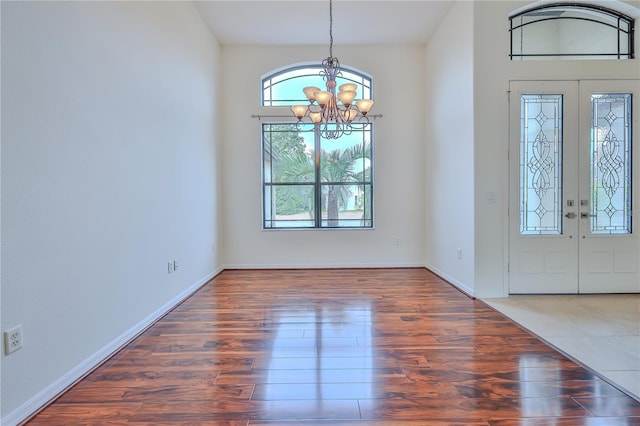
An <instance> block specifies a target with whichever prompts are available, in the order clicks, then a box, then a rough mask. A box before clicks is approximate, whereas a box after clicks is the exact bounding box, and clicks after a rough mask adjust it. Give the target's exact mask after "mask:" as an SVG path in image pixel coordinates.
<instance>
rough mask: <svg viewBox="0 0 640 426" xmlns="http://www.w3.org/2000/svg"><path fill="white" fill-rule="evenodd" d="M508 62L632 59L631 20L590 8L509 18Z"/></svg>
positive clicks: (557, 7) (546, 9) (544, 9)
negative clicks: (509, 47) (509, 41)
mask: <svg viewBox="0 0 640 426" xmlns="http://www.w3.org/2000/svg"><path fill="white" fill-rule="evenodd" d="M509 22H510V29H509V34H510V38H511V52H510V55H509V56H510V57H511V59H512V60H513V59H520V60H522V59H633V57H634V46H633V38H634V20H633V18H631V17H629V16H627V15H624V14H622V13H620V12H618V11H615V10H612V9H608V8H604V7H600V6H596V5H591V4H577V3H571V4H550V5H544V6H538V7H535V8H531V9H528V10H525V11H523V12H519V13H516V14H514V15H511V16H510V17H509Z"/></svg>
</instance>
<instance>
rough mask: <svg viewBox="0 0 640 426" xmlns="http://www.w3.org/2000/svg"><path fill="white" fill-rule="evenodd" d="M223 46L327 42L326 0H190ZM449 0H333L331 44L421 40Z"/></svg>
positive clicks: (388, 42)
mask: <svg viewBox="0 0 640 426" xmlns="http://www.w3.org/2000/svg"><path fill="white" fill-rule="evenodd" d="M194 3H195V5H196V7H197V9H198V10H199V11H200V14H201V15H202V17H203V18H204V20H205V22H206V23H207V25H208V26H209V27H210V28H211V31H212V32H213V34H214V35H215V37H216V39H217V40H218V42H219V43H220V44H222V45H319V44H320V45H322V44H327V45H328V44H329V1H328V0H323V1H318V0H295V1H291V0H289V1H270V0H254V1H245V0H203V1H194ZM453 3H454V2H453V1H452V0H441V1H437V0H413V1H396V0H387V1H382V0H378V1H375V0H374V1H364V0H334V2H333V39H334V44H335V45H340V44H342V45H363V44H369V45H371V44H374V45H375V44H386V45H389V44H424V43H426V42H427V40H428V39H429V37H430V36H431V34H432V32H433V31H434V30H435V29H436V28H437V26H438V24H439V23H440V21H441V20H442V18H443V17H444V16H445V15H446V13H447V11H448V10H449V8H450V7H451V6H452V5H453Z"/></svg>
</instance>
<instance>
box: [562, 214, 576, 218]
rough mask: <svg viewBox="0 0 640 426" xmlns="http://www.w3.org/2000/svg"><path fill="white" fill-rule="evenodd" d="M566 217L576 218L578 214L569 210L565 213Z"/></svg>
mask: <svg viewBox="0 0 640 426" xmlns="http://www.w3.org/2000/svg"><path fill="white" fill-rule="evenodd" d="M564 217H566V218H567V219H575V218H576V214H575V213H574V212H569V213H567V214H565V215H564Z"/></svg>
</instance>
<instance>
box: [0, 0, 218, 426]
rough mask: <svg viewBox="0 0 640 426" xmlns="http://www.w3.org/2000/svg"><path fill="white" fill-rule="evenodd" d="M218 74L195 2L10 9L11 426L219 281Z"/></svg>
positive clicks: (6, 69) (6, 212)
mask: <svg viewBox="0 0 640 426" xmlns="http://www.w3.org/2000/svg"><path fill="white" fill-rule="evenodd" d="M218 67H219V48H218V45H217V43H216V41H215V40H214V39H213V38H212V36H211V34H210V32H209V31H208V29H207V28H206V26H205V25H204V23H203V22H202V20H201V18H200V15H199V14H198V12H197V11H196V10H195V9H194V7H193V5H192V4H191V3H186V2H6V1H5V2H2V113H3V115H2V230H1V231H2V328H3V329H7V328H10V327H13V326H15V325H18V324H21V325H22V329H23V333H24V347H23V348H22V349H20V350H18V351H17V352H15V353H13V354H11V355H9V356H6V357H4V359H3V360H2V367H3V368H2V415H3V421H4V422H5V423H6V424H14V423H16V422H17V421H19V420H21V418H22V417H24V416H25V415H28V414H29V413H30V412H32V411H33V410H35V409H37V408H38V406H39V404H42V403H44V402H46V400H47V399H48V398H50V397H51V396H53V395H54V394H55V393H56V392H57V391H60V390H61V388H63V387H64V386H66V385H67V384H69V383H70V382H71V381H73V379H75V378H76V377H77V376H78V375H80V374H82V373H83V372H84V371H85V370H86V369H87V368H90V367H91V366H93V365H94V364H95V363H96V362H98V361H100V359H102V357H104V356H107V355H108V354H109V353H110V352H111V351H112V350H114V349H115V348H116V347H117V345H119V344H121V343H123V342H124V341H125V340H126V339H128V338H130V337H131V336H132V335H133V334H135V333H136V332H137V331H139V330H140V328H141V327H144V326H145V325H146V324H148V323H149V322H150V321H152V320H153V319H155V318H156V317H157V315H158V314H160V313H162V312H164V310H166V309H167V308H168V307H169V306H171V305H172V304H174V303H176V302H177V300H179V299H180V298H181V297H184V296H185V295H186V294H188V293H189V291H192V290H193V289H195V288H196V287H197V286H199V285H200V284H202V283H203V282H204V281H205V280H206V279H207V278H209V277H211V276H212V275H213V274H214V273H215V272H216V271H217V270H218V269H219V264H218V262H217V261H216V259H215V257H214V256H213V254H212V248H211V247H212V244H217V243H218V230H217V227H218V223H219V217H218V202H217V199H218V198H219V196H218V189H217V187H218V165H217V162H218V159H217V158H218V152H217V151H218V142H217V139H218V137H217V132H218V130H217V127H218V124H219V123H218V122H217V120H215V116H216V113H217V111H216V109H217V101H216V99H217V97H218V96H219V95H218V93H216V91H217V87H218V86H219V85H218V80H219V70H218ZM172 259H177V260H178V261H179V264H180V269H179V270H178V271H177V272H175V273H173V274H171V275H169V274H168V273H167V262H168V261H169V260H172ZM3 356H4V355H3Z"/></svg>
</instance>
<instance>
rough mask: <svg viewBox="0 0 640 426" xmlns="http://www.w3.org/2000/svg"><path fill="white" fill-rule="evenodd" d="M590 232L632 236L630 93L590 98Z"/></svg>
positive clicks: (596, 95) (598, 95) (597, 95)
mask: <svg viewBox="0 0 640 426" xmlns="http://www.w3.org/2000/svg"><path fill="white" fill-rule="evenodd" d="M591 111H592V117H591V120H592V121H591V177H590V181H591V212H590V213H591V226H590V228H591V233H593V234H630V233H631V176H632V175H631V94H629V93H626V94H593V95H591Z"/></svg>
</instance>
